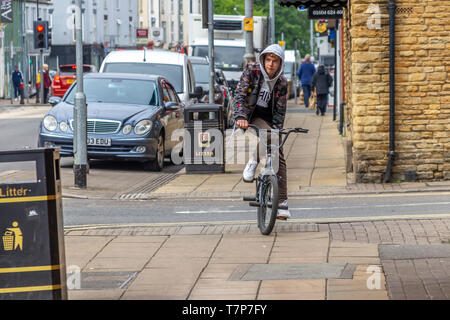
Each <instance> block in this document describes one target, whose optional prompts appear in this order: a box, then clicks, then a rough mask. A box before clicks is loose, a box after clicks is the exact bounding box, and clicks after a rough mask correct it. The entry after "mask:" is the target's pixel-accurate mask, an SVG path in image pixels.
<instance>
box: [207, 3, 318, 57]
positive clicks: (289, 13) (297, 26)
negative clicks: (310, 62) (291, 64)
mask: <svg viewBox="0 0 450 320" xmlns="http://www.w3.org/2000/svg"><path fill="white" fill-rule="evenodd" d="M253 2H254V4H253V15H255V16H267V17H268V16H269V11H270V10H269V1H267V0H253ZM236 11H237V12H238V13H239V14H240V15H245V0H221V1H215V3H214V13H215V14H225V15H236V14H237V12H236ZM282 32H283V33H284V41H285V42H286V50H292V49H294V41H295V40H296V39H297V40H298V42H297V48H298V50H299V52H300V55H301V56H302V57H303V56H304V55H305V54H306V53H310V51H311V50H310V47H309V37H310V23H309V20H308V14H307V12H306V11H304V12H300V11H298V10H297V8H294V7H293V6H290V7H281V6H280V5H279V4H278V2H277V1H275V39H276V41H279V40H281V33H282Z"/></svg>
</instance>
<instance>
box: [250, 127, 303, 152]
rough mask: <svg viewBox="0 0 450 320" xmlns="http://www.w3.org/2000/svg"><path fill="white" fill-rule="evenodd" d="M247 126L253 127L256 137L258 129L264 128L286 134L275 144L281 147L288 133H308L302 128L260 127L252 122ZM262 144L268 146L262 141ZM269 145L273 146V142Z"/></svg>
mask: <svg viewBox="0 0 450 320" xmlns="http://www.w3.org/2000/svg"><path fill="white" fill-rule="evenodd" d="M248 126H249V127H251V128H254V129H255V131H256V135H257V136H258V137H259V131H260V130H266V131H267V132H272V131H278V132H279V133H280V134H284V135H286V136H285V137H284V138H283V139H282V142H281V144H280V145H278V146H276V147H278V148H282V147H283V145H284V143H285V142H286V140H287V138H288V137H289V135H290V134H291V133H292V132H295V133H308V132H309V130H308V129H303V128H286V129H261V128H259V127H257V126H255V125H254V124H251V123H249V124H248ZM263 144H264V145H265V146H268V145H266V144H265V143H264V142H263ZM270 145H271V146H274V145H273V144H270Z"/></svg>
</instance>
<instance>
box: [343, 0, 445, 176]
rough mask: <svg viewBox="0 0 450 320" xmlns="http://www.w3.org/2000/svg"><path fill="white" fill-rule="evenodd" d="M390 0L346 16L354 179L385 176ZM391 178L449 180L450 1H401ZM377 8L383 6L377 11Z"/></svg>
mask: <svg viewBox="0 0 450 320" xmlns="http://www.w3.org/2000/svg"><path fill="white" fill-rule="evenodd" d="M387 3H388V1H387V0H370V1H369V0H350V1H349V7H348V8H347V12H346V13H345V14H344V20H345V21H344V28H345V30H344V31H345V32H344V34H345V36H344V41H345V44H344V54H345V55H346V59H345V66H344V69H345V81H346V95H347V114H348V120H349V122H350V128H349V131H350V132H349V137H350V139H351V142H352V155H351V156H352V162H353V172H354V177H355V182H381V181H382V177H383V174H384V172H385V171H386V165H387V152H388V150H389V15H388V10H387V7H386V6H387ZM396 3H397V10H396V19H395V23H396V32H395V36H396V41H395V50H396V53H395V57H396V63H395V68H396V80H395V81H396V87H395V91H396V98H395V103H396V112H395V117H396V120H395V139H396V144H395V149H396V158H395V160H394V167H393V177H394V180H398V179H403V178H404V172H405V171H409V170H411V171H416V172H417V177H418V179H420V180H437V179H450V161H449V153H450V131H449V129H450V77H449V71H450V58H449V57H450V0H440V1H439V0H422V1H416V0H397V1H396ZM377 8H379V9H377Z"/></svg>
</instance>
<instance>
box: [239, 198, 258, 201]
mask: <svg viewBox="0 0 450 320" xmlns="http://www.w3.org/2000/svg"><path fill="white" fill-rule="evenodd" d="M242 200H244V201H256V198H255V197H244V198H243V199H242Z"/></svg>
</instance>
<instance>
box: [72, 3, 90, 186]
mask: <svg viewBox="0 0 450 320" xmlns="http://www.w3.org/2000/svg"><path fill="white" fill-rule="evenodd" d="M81 6H82V0H77V6H76V9H75V35H76V38H77V39H76V64H77V92H76V93H75V106H74V120H75V134H74V143H73V147H74V161H73V171H74V178H75V187H77V188H82V189H85V188H86V185H87V183H86V180H87V179H86V174H87V130H86V127H87V125H86V124H87V110H86V96H85V94H84V91H83V42H82V41H83V39H82V25H81V12H82V11H81Z"/></svg>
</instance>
